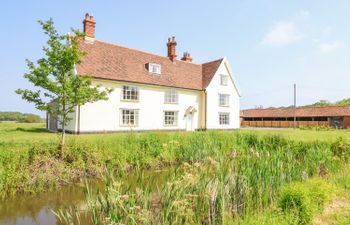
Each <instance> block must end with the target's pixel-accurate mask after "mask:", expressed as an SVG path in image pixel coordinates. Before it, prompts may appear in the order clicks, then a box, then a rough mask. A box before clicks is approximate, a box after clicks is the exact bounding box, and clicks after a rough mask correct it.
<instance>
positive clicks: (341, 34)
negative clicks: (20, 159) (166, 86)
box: [0, 0, 350, 115]
mask: <svg viewBox="0 0 350 225" xmlns="http://www.w3.org/2000/svg"><path fill="white" fill-rule="evenodd" d="M349 11H350V1H348V0H337V1H329V0H328V1H326V0H309V1H304V0H293V1H280V0H254V1H253V0H245V1H238V0H216V1H212V0H211V1H210V0H202V1H200V3H199V1H188V0H180V1H175V0H173V1H160V0H158V1H155V0H153V1H152V0H150V1H141V0H139V1H136V0H131V1H103V0H100V1H82V0H74V1H63V0H61V1H35V0H32V1H6V2H5V1H4V2H2V3H1V7H0V25H1V33H0V46H1V48H0V62H1V63H0V65H1V66H0V87H1V88H0V96H1V102H0V111H5V110H6V111H9V110H11V111H21V112H34V113H38V111H37V110H36V109H35V108H34V106H33V105H32V104H29V103H26V102H24V101H23V100H21V98H20V97H19V96H17V95H16V94H15V93H14V90H15V89H17V88H26V87H30V85H29V84H28V83H27V81H26V80H24V79H23V74H24V73H25V72H26V71H27V68H26V64H25V59H30V60H33V61H35V60H37V59H38V58H39V57H41V56H42V50H41V49H42V46H43V45H44V43H45V40H46V39H45V36H44V34H43V32H42V31H41V29H40V27H39V25H38V23H37V21H38V20H39V19H41V20H47V19H49V18H50V17H52V18H53V19H54V21H55V24H56V27H57V29H58V30H59V31H60V32H61V33H66V32H68V31H69V29H70V28H71V27H73V28H78V29H82V19H83V17H84V14H85V13H86V12H89V13H91V14H92V15H94V17H95V19H96V22H97V23H96V38H98V39H101V40H105V41H108V42H112V43H116V44H121V45H125V46H128V47H132V48H138V49H141V50H145V51H149V52H153V53H156V54H161V55H166V45H165V44H166V39H167V38H168V37H170V36H172V35H175V36H176V39H177V42H178V46H177V51H178V55H180V54H182V52H184V51H189V52H190V53H191V56H192V57H193V59H194V62H195V63H202V62H206V61H209V60H214V59H217V58H221V57H223V56H226V57H227V58H228V59H229V60H230V64H231V66H232V69H233V71H234V73H235V76H236V78H237V81H238V84H239V87H240V89H241V92H242V98H241V107H242V108H243V109H245V108H252V107H255V106H260V105H262V106H265V107H268V106H286V105H291V104H292V103H293V83H297V86H298V104H299V105H302V104H308V103H312V102H315V101H318V100H320V99H327V100H330V101H335V100H338V99H342V98H348V97H350V85H349V84H350V51H349V50H350V47H349V46H350V28H349V22H348V21H350V14H349ZM40 114H41V115H44V113H40Z"/></svg>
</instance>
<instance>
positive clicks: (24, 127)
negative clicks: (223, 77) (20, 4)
mask: <svg viewBox="0 0 350 225" xmlns="http://www.w3.org/2000/svg"><path fill="white" fill-rule="evenodd" d="M224 132H226V133H227V132H239V133H242V134H257V135H260V136H264V135H280V136H283V137H286V138H289V139H293V140H296V141H316V140H319V141H325V142H328V141H335V140H336V139H337V138H339V137H343V138H347V139H350V129H346V130H319V131H318V130H301V129H295V130H294V129H277V130H268V129H266V130H258V129H257V130H239V131H224ZM144 133H150V132H144ZM158 133H161V132H158ZM164 133H165V134H166V133H174V132H164ZM181 133H184V132H181ZM140 134H142V133H140ZM125 135H127V133H108V134H83V135H70V134H68V135H67V137H68V140H74V139H76V140H82V141H92V142H93V141H95V140H96V139H100V138H107V139H110V138H113V137H116V136H125ZM55 140H56V141H58V140H59V136H58V135H57V134H56V133H50V132H47V130H46V128H45V124H44V123H32V124H31V123H0V142H17V143H26V142H38V141H55Z"/></svg>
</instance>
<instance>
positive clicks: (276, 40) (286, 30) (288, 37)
mask: <svg viewBox="0 0 350 225" xmlns="http://www.w3.org/2000/svg"><path fill="white" fill-rule="evenodd" d="M302 38H303V35H302V34H301V32H300V31H299V30H298V28H297V26H296V24H295V22H293V21H281V22H278V23H276V24H275V25H274V26H273V27H272V28H271V29H270V31H269V32H268V33H267V34H266V35H265V37H264V38H263V40H262V41H261V44H263V45H267V46H273V47H280V46H285V45H289V44H292V43H294V42H296V41H298V40H300V39H302Z"/></svg>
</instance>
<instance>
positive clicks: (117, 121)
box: [49, 59, 240, 133]
mask: <svg viewBox="0 0 350 225" xmlns="http://www.w3.org/2000/svg"><path fill="white" fill-rule="evenodd" d="M221 75H227V76H228V78H229V79H228V82H227V85H226V86H225V85H221V84H220V76H221ZM93 85H101V86H102V87H108V88H113V91H112V92H111V93H110V94H109V96H108V100H105V101H98V102H94V103H88V104H85V105H83V106H81V107H80V110H79V109H78V108H77V110H76V112H75V113H73V115H72V118H73V119H72V121H71V122H70V123H69V125H68V126H67V131H68V132H72V133H94V132H115V131H132V130H134V131H142V130H186V131H194V130H197V129H238V128H239V127H240V122H239V119H240V117H239V112H240V109H239V98H240V93H239V90H238V88H237V84H236V81H235V78H234V76H233V73H232V71H231V69H230V66H229V64H228V61H227V60H226V59H224V60H223V61H222V63H221V65H220V66H219V68H218V70H217V71H216V73H215V75H214V77H213V79H212V80H211V82H210V84H209V86H208V87H207V88H206V90H203V91H201V90H188V89H181V88H172V87H164V86H157V85H146V84H136V83H129V82H118V81H107V80H94V81H93ZM123 86H136V87H138V88H139V100H138V101H125V100H123V98H122V90H123ZM169 90H174V91H176V92H177V93H178V103H170V104H169V103H165V92H166V91H169ZM219 94H228V95H229V104H228V106H219ZM122 109H136V110H138V124H137V125H136V126H124V125H123V124H122V115H121V110H122ZM164 111H176V112H177V123H176V125H165V122H164ZM222 112H225V113H229V124H228V125H220V123H219V113H222ZM49 125H50V123H49ZM49 129H50V127H49Z"/></svg>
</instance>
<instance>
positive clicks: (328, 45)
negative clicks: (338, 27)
mask: <svg viewBox="0 0 350 225" xmlns="http://www.w3.org/2000/svg"><path fill="white" fill-rule="evenodd" d="M342 47H344V43H343V42H341V41H337V40H336V41H330V42H320V43H319V49H320V51H321V52H322V53H331V52H335V51H336V50H338V49H340V48H342Z"/></svg>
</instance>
